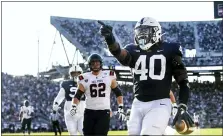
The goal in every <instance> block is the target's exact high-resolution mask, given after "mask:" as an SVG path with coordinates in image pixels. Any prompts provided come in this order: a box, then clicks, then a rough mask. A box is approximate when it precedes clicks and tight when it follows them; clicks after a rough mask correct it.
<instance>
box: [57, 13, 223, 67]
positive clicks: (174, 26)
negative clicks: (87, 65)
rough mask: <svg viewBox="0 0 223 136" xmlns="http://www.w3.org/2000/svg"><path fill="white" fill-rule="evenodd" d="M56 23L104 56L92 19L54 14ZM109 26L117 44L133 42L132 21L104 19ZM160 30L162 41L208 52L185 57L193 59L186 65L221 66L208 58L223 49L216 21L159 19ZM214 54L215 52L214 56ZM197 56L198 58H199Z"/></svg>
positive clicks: (96, 28) (105, 54) (222, 36)
mask: <svg viewBox="0 0 223 136" xmlns="http://www.w3.org/2000/svg"><path fill="white" fill-rule="evenodd" d="M54 18H55V20H56V22H57V23H58V24H59V25H60V26H61V28H62V29H64V30H65V32H67V33H69V34H70V35H72V38H74V39H76V41H77V42H79V43H80V44H81V45H82V46H83V47H84V48H87V49H88V50H89V52H88V53H89V54H91V53H92V52H94V53H99V54H101V55H102V56H108V55H109V54H108V53H107V52H106V49H105V48H106V45H105V42H104V41H103V37H101V36H100V35H99V33H98V31H99V28H100V24H98V23H97V21H95V20H88V19H74V18H73V19H72V18H63V17H62V18H61V17H54ZM105 23H108V24H109V25H111V26H113V29H114V31H113V32H114V35H115V36H116V39H117V40H118V42H119V43H120V44H121V46H122V47H123V46H125V45H127V44H130V43H134V40H133V39H134V35H133V34H134V33H133V31H134V25H135V23H136V22H133V21H105ZM160 24H161V26H162V29H163V33H164V35H163V40H164V41H166V42H176V43H179V44H180V45H181V46H182V48H183V50H185V49H189V50H190V49H196V52H197V53H198V52H201V53H209V52H212V53H211V54H209V55H203V56H202V55H200V56H193V57H191V58H189V59H190V60H193V63H191V61H185V62H184V63H185V64H186V65H188V66H192V65H193V66H194V65H199V66H200V65H201V66H202V65H222V64H223V61H219V58H218V57H217V58H211V61H209V58H210V57H212V56H211V55H212V54H215V53H218V54H219V53H220V56H219V57H220V60H222V52H223V46H222V45H223V40H222V39H223V34H222V33H221V31H220V29H221V27H223V26H221V22H220V21H194V22H161V23H160ZM215 56H216V55H215ZM200 58H201V61H200ZM203 60H204V62H203ZM112 63H113V64H111V62H109V61H107V62H105V64H106V65H119V63H117V61H116V60H114V61H113V62H112Z"/></svg>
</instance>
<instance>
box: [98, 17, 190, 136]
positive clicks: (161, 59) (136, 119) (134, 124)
mask: <svg viewBox="0 0 223 136" xmlns="http://www.w3.org/2000/svg"><path fill="white" fill-rule="evenodd" d="M98 23H100V24H101V28H100V34H101V35H102V36H103V37H104V38H105V41H106V43H107V46H108V49H109V51H110V52H111V54H112V55H113V56H114V57H115V58H116V59H117V60H118V61H119V62H120V63H121V64H122V65H124V66H128V67H130V68H131V69H132V71H133V84H134V86H133V90H134V94H135V99H134V100H133V103H132V108H131V114H130V119H129V123H128V134H129V135H162V134H163V133H164V131H165V129H166V127H167V124H168V121H169V118H170V116H171V101H170V96H169V92H170V88H171V83H172V76H174V78H175V80H176V82H177V83H178V85H179V86H180V92H179V105H178V111H177V114H176V116H175V117H174V120H173V123H172V124H173V125H174V124H175V123H176V121H177V119H178V118H181V117H182V118H184V119H185V121H186V122H187V123H188V126H193V124H194V122H193V120H192V118H191V117H190V115H189V114H188V112H187V109H188V108H187V102H188V98H189V86H188V79H187V78H188V76H187V70H186V67H185V66H184V64H183V62H182V48H181V46H179V45H178V44H175V43H166V42H163V41H162V39H161V37H162V35H163V34H162V33H161V25H160V23H159V22H158V21H156V20H155V19H153V18H151V17H144V18H142V19H140V20H139V21H138V22H137V23H136V25H135V28H134V34H135V36H134V41H135V43H133V44H129V45H127V46H125V47H124V48H121V47H120V45H119V43H118V42H117V40H116V39H115V37H114V35H113V33H112V29H113V28H112V27H111V26H109V25H105V24H104V23H103V22H101V21H98Z"/></svg>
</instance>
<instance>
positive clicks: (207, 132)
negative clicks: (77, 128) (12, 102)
mask: <svg viewBox="0 0 223 136" xmlns="http://www.w3.org/2000/svg"><path fill="white" fill-rule="evenodd" d="M2 135H3V136H4V135H5V136H6V135H8V136H13V135H14V136H15V135H20V136H21V135H22V133H13V134H10V133H4V134H2ZM26 135H27V134H26ZM31 135H32V136H34V135H37V136H40V135H41V136H45V135H51V136H53V135H54V133H53V132H48V133H31ZM65 135H68V133H67V132H64V133H62V136H65ZM108 135H127V131H109V133H108ZM175 135H180V134H177V133H176V134H175ZM190 135H222V128H213V129H200V131H198V130H195V131H194V132H193V133H191V134H190Z"/></svg>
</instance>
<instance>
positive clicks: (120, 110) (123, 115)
mask: <svg viewBox="0 0 223 136" xmlns="http://www.w3.org/2000/svg"><path fill="white" fill-rule="evenodd" d="M118 114H119V118H118V119H120V120H121V121H124V120H125V113H124V110H123V104H119V106H118Z"/></svg>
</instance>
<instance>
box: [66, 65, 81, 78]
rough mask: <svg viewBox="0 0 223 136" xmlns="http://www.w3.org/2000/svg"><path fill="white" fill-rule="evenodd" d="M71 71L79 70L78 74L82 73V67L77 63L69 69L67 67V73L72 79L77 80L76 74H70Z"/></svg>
mask: <svg viewBox="0 0 223 136" xmlns="http://www.w3.org/2000/svg"><path fill="white" fill-rule="evenodd" d="M72 72H79V73H80V74H82V73H83V70H82V68H81V67H80V66H79V65H73V66H72V67H71V68H70V69H69V75H70V78H71V79H74V81H75V82H77V77H78V75H77V76H72V75H71V73H72Z"/></svg>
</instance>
